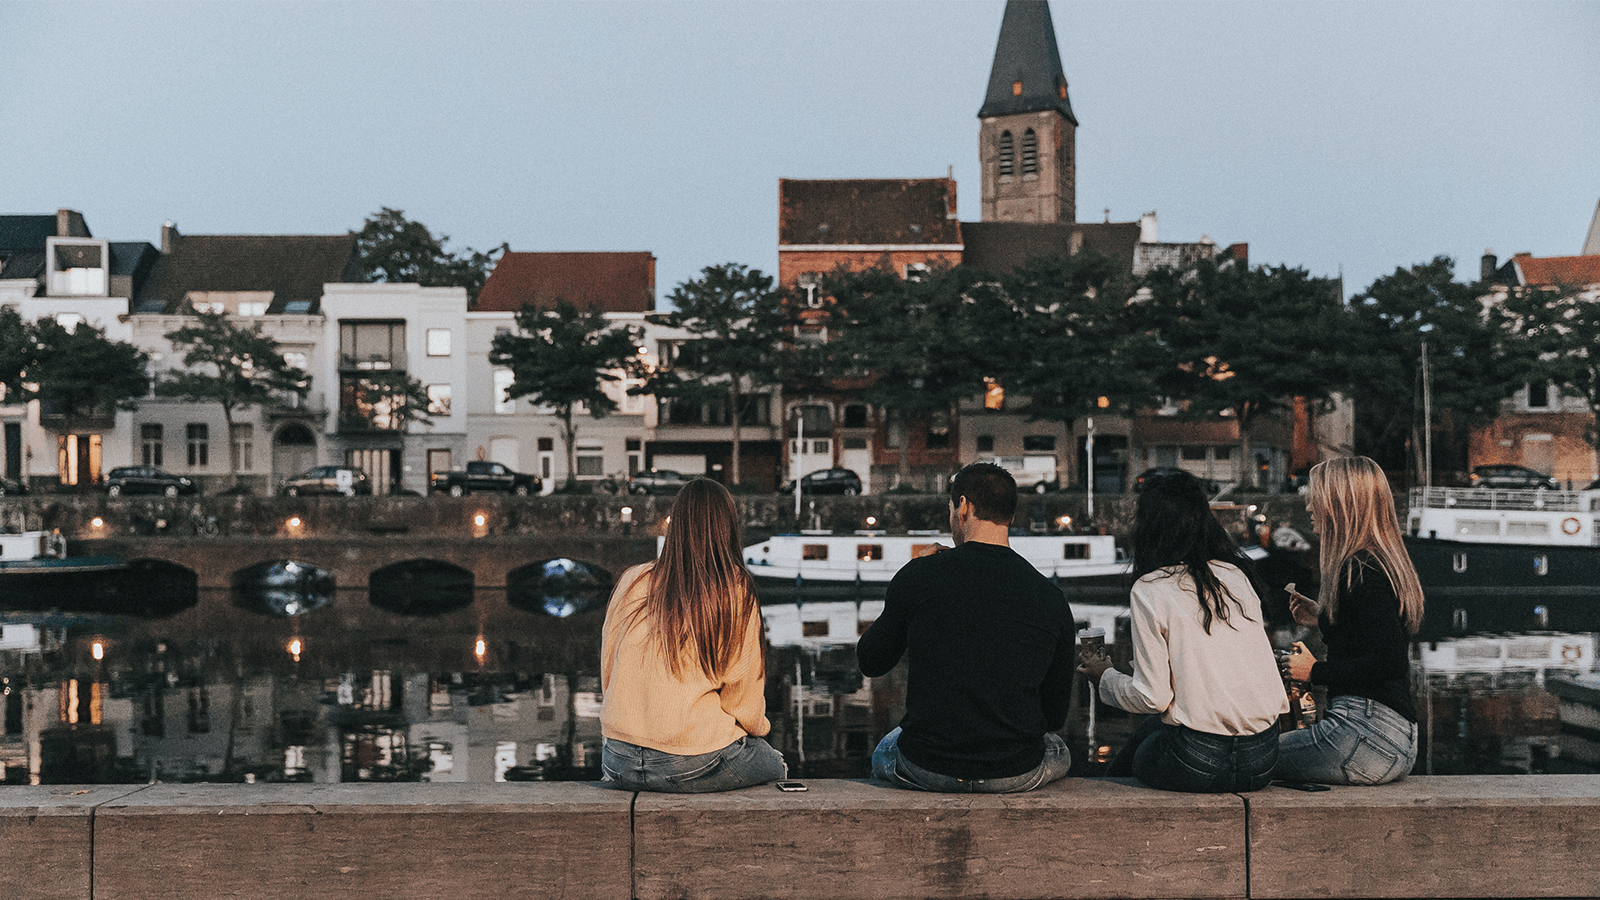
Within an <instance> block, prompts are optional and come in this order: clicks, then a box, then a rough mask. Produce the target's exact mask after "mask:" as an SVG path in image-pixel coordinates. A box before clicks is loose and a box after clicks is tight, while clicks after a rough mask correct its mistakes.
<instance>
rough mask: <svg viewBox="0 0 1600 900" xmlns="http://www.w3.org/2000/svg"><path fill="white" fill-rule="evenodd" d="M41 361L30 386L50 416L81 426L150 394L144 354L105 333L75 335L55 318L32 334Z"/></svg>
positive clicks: (83, 330) (85, 329) (85, 330)
mask: <svg viewBox="0 0 1600 900" xmlns="http://www.w3.org/2000/svg"><path fill="white" fill-rule="evenodd" d="M31 331H32V332H33V335H34V346H35V355H34V359H33V362H32V364H31V365H30V366H29V368H28V374H27V377H28V381H29V382H31V383H33V384H36V385H38V387H37V389H36V390H34V392H33V397H34V398H37V399H38V400H39V401H40V402H41V403H42V404H43V405H44V406H45V407H46V410H47V412H48V411H51V410H53V411H54V412H55V413H56V414H59V415H61V416H64V417H65V418H66V421H67V425H68V428H71V427H73V425H74V424H75V420H79V419H82V418H85V417H88V416H91V415H95V414H101V415H103V414H105V413H108V412H110V411H111V410H114V409H116V408H119V407H122V406H125V405H126V404H127V403H128V402H129V401H131V400H133V399H135V398H137V397H143V396H144V395H145V393H146V392H147V391H148V390H149V389H150V381H149V376H148V375H147V374H146V367H147V365H148V364H149V358H148V357H147V356H146V355H145V353H144V351H142V350H140V349H139V348H137V347H135V346H133V345H132V344H129V343H127V342H126V341H113V340H110V339H108V338H107V337H106V334H105V330H104V329H102V328H94V327H92V326H90V325H88V324H87V323H79V324H78V326H77V327H76V328H74V329H73V330H71V331H68V330H67V329H65V328H63V327H61V325H60V324H59V323H57V322H56V320H55V319H54V318H45V319H40V320H39V321H38V322H36V323H34V326H33V328H32V329H31Z"/></svg>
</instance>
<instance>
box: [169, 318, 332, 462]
mask: <svg viewBox="0 0 1600 900" xmlns="http://www.w3.org/2000/svg"><path fill="white" fill-rule="evenodd" d="M167 340H169V341H171V342H172V346H173V349H174V350H181V351H183V364H184V365H185V366H186V367H188V368H187V369H186V370H182V371H177V372H174V373H172V374H171V375H169V376H168V377H167V378H166V379H165V380H163V381H161V382H159V383H157V384H156V394H157V395H158V396H163V397H186V398H188V399H190V400H195V401H200V402H207V401H209V402H212V403H216V404H217V405H219V406H221V407H222V418H223V419H224V420H225V421H226V422H227V423H228V435H229V440H230V441H231V440H232V435H233V426H234V413H235V412H236V411H238V410H240V409H244V408H247V407H251V406H261V405H265V404H267V403H271V402H273V401H274V400H276V399H278V398H279V397H282V396H283V395H285V394H294V395H297V396H299V397H304V396H305V395H306V392H307V391H309V390H310V389H311V376H310V375H307V374H306V373H305V372H304V371H303V370H301V369H298V368H296V367H294V366H291V365H289V363H288V362H286V361H285V360H284V358H283V354H281V353H279V352H278V342H277V341H275V340H273V339H272V338H270V337H268V336H266V335H264V334H262V333H261V326H260V325H259V324H258V323H252V325H251V326H250V327H248V328H243V327H240V326H238V325H236V324H234V323H233V322H231V321H229V319H228V317H227V315H226V314H224V313H220V312H204V313H197V314H196V315H195V323H194V324H192V325H185V326H183V327H182V328H179V329H176V330H174V331H169V332H167ZM228 473H229V474H230V475H232V476H233V477H234V481H235V482H236V483H237V481H238V477H239V473H238V460H236V459H234V458H233V454H232V453H230V454H228Z"/></svg>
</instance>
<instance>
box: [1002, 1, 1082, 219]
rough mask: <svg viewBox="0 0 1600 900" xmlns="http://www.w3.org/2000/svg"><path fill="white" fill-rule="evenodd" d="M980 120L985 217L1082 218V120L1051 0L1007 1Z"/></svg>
mask: <svg viewBox="0 0 1600 900" xmlns="http://www.w3.org/2000/svg"><path fill="white" fill-rule="evenodd" d="M978 121H979V123H980V125H979V129H978V158H979V159H980V160H981V162H982V164H983V221H985V222H1054V223H1071V222H1074V221H1076V220H1077V203H1078V196H1077V184H1076V164H1077V160H1076V159H1075V157H1076V148H1077V130H1078V120H1077V119H1076V118H1075V117H1074V116H1073V115H1072V102H1071V101H1070V100H1068V99H1067V76H1066V74H1065V73H1064V72H1063V71H1062V69H1061V53H1060V51H1059V50H1057V49H1056V31H1055V26H1054V25H1053V24H1052V23H1051V21H1050V4H1049V3H1048V0H1007V3H1006V12H1005V18H1004V19H1002V20H1001V22H1000V42H999V44H998V45H997V46H996V47H995V50H994V67H993V68H992V69H990V71H989V91H988V94H987V95H985V96H984V99H983V108H982V109H980V110H978Z"/></svg>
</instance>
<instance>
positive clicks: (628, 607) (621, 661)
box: [600, 563, 772, 756]
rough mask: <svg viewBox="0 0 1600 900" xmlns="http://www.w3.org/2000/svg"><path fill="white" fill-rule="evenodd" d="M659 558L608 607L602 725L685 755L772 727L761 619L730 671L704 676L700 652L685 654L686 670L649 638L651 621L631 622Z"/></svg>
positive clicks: (627, 576)
mask: <svg viewBox="0 0 1600 900" xmlns="http://www.w3.org/2000/svg"><path fill="white" fill-rule="evenodd" d="M654 565H655V564H654V563H645V564H643V565H639V566H634V567H633V568H631V569H629V570H628V571H627V572H625V573H623V575H622V578H621V579H620V580H619V581H618V582H617V589H616V591H615V592H614V593H613V594H612V595H611V603H610V605H609V606H608V607H607V608H606V624H605V629H604V631H603V632H602V635H601V645H600V689H601V691H603V692H604V700H603V701H602V704H601V708H600V732H601V734H604V735H605V736H606V737H608V738H613V739H615V740H619V741H626V742H628V743H630V744H637V745H639V746H641V747H649V748H651V749H654V750H661V751H664V752H667V753H675V754H677V755H679V756H695V755H697V754H701V753H710V752H712V751H713V750H721V749H722V748H723V747H726V746H728V745H729V744H731V743H733V742H734V741H737V740H738V739H740V738H742V737H744V736H745V735H747V734H752V735H756V736H758V737H759V736H761V735H764V734H766V733H767V732H768V731H771V730H772V723H770V722H768V721H767V715H766V696H765V689H766V683H765V680H764V678H763V677H762V673H763V665H762V664H763V661H764V660H763V650H762V646H761V618H760V616H751V617H750V627H749V630H748V631H746V632H745V637H744V641H743V643H742V644H741V645H740V647H739V649H738V652H737V655H736V656H735V657H734V660H733V664H732V665H730V666H729V667H728V673H727V678H726V679H725V680H723V681H721V682H717V681H714V680H712V679H709V678H707V677H705V675H704V674H703V673H701V671H700V665H699V663H698V662H696V661H695V659H694V655H693V654H692V653H689V652H687V650H685V651H684V652H683V654H682V657H681V666H680V668H681V670H682V672H683V675H682V677H676V676H674V675H673V674H672V670H671V669H669V668H668V667H667V661H666V658H665V657H664V656H663V655H662V653H661V651H660V650H659V649H658V646H657V644H656V642H655V641H653V640H651V639H650V634H649V624H648V623H647V622H635V623H633V624H632V625H631V626H630V625H629V619H630V618H631V616H632V614H633V611H634V610H636V609H638V608H639V606H640V605H641V604H642V603H644V599H645V593H646V591H647V590H648V589H649V587H650V578H649V573H650V569H651V568H652V567H653V566H654Z"/></svg>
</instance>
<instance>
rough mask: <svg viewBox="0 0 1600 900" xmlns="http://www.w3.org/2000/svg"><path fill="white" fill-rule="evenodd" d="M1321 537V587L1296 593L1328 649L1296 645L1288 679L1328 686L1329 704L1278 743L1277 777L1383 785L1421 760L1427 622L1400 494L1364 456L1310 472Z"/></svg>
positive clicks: (1296, 609)
mask: <svg viewBox="0 0 1600 900" xmlns="http://www.w3.org/2000/svg"><path fill="white" fill-rule="evenodd" d="M1306 507H1307V509H1308V511H1309V512H1310V513H1311V522H1312V528H1313V529H1315V530H1316V532H1317V534H1318V536H1319V537H1320V538H1321V544H1322V548H1321V559H1320V566H1319V568H1320V569H1321V575H1322V578H1321V585H1320V587H1319V589H1318V592H1317V599H1316V600H1312V599H1311V598H1309V597H1306V596H1304V595H1302V594H1300V593H1298V592H1294V591H1291V592H1290V596H1289V605H1290V611H1291V612H1292V613H1293V614H1294V618H1295V621H1296V622H1299V623H1300V624H1302V625H1317V626H1319V627H1320V628H1321V630H1322V639H1323V642H1324V643H1325V644H1326V645H1327V647H1328V658H1327V659H1325V660H1318V659H1317V658H1316V657H1314V656H1312V655H1311V652H1310V651H1309V650H1307V649H1306V646H1305V644H1303V643H1296V644H1295V646H1294V653H1293V654H1291V655H1290V656H1289V658H1288V661H1287V670H1288V673H1289V675H1290V676H1291V677H1292V678H1294V679H1296V680H1298V681H1306V682H1310V683H1311V684H1313V685H1321V686H1323V687H1326V688H1327V689H1328V700H1329V703H1328V709H1327V711H1326V713H1325V715H1324V716H1323V718H1322V720H1321V721H1319V722H1317V723H1316V724H1314V725H1312V726H1311V727H1310V728H1305V729H1301V730H1299V731H1294V732H1289V733H1287V734H1285V735H1283V737H1282V738H1281V739H1280V742H1279V744H1278V766H1277V769H1276V771H1275V772H1274V774H1275V775H1276V777H1278V778H1284V779H1290V780H1294V781H1314V782H1322V783H1325V784H1383V783H1385V782H1389V781H1394V780H1395V779H1397V778H1401V777H1403V776H1405V775H1406V773H1408V772H1410V771H1411V767H1412V766H1413V765H1415V764H1416V761H1417V714H1416V711H1415V709H1414V708H1413V707H1412V704H1411V679H1410V670H1411V668H1410V667H1411V663H1410V658H1409V655H1408V653H1407V648H1408V645H1409V643H1410V640H1411V635H1413V634H1416V632H1417V627H1418V626H1419V625H1420V624H1421V623H1422V585H1421V583H1419V582H1418V581H1417V573H1416V570H1415V569H1414V568H1412V565H1411V559H1410V557H1408V556H1407V555H1406V549H1405V546H1404V544H1403V543H1402V542H1401V540H1400V522H1399V519H1398V518H1397V517H1396V515H1395V509H1394V494H1393V493H1391V492H1390V490H1389V481H1388V479H1387V478H1385V477H1384V474H1383V470H1382V469H1379V468H1378V464H1377V463H1375V462H1373V461H1372V460H1370V459H1367V458H1366V457H1364V456H1355V457H1348V458H1343V459H1330V460H1327V461H1326V462H1322V463H1319V464H1318V465H1317V466H1316V467H1314V468H1313V469H1312V470H1311V488H1310V491H1309V492H1308V494H1307V496H1306Z"/></svg>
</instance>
